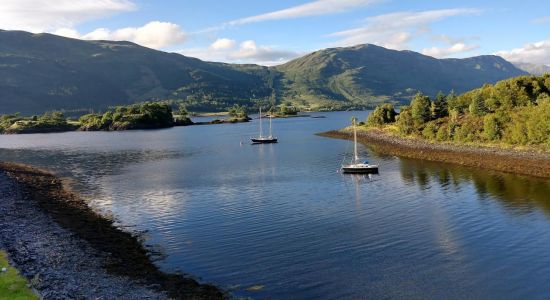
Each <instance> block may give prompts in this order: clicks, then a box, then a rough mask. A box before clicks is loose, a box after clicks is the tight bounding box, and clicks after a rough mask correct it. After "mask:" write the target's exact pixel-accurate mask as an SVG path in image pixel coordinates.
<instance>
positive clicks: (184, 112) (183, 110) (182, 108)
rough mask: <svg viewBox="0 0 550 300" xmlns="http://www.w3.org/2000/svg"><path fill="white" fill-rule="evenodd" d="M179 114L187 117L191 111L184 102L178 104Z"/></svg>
mask: <svg viewBox="0 0 550 300" xmlns="http://www.w3.org/2000/svg"><path fill="white" fill-rule="evenodd" d="M177 113H178V115H179V116H181V117H182V118H186V117H187V115H188V114H189V112H188V111H187V108H186V107H185V104H183V103H180V104H179V105H178V111H177Z"/></svg>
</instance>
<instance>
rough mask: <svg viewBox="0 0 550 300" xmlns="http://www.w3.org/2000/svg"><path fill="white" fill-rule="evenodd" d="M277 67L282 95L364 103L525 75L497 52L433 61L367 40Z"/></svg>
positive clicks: (429, 58) (304, 98)
mask: <svg viewBox="0 0 550 300" xmlns="http://www.w3.org/2000/svg"><path fill="white" fill-rule="evenodd" d="M276 69H277V70H278V71H279V72H281V73H282V74H283V79H282V81H283V82H284V84H283V86H284V87H285V89H284V91H283V98H299V99H302V100H303V102H312V101H313V102H315V101H318V100H317V99H318V98H321V99H324V100H328V101H334V100H336V101H347V102H352V103H363V104H364V103H365V102H367V101H368V103H373V102H374V103H375V102H381V101H388V100H390V99H393V100H398V101H404V100H406V102H408V100H409V99H410V97H411V96H412V94H414V93H416V92H417V91H422V92H423V93H425V94H428V95H435V94H436V93H437V92H439V91H443V92H449V91H451V90H454V91H455V92H457V93H461V92H464V91H467V90H470V89H472V88H475V87H479V86H481V85H483V84H485V83H494V82H496V81H498V80H501V79H506V78H509V77H515V76H519V75H525V74H526V73H525V72H524V71H522V70H519V69H518V68H516V67H515V66H514V65H512V64H511V63H509V62H508V61H506V60H504V59H503V58H501V57H499V56H491V55H484V56H477V57H472V58H465V59H436V58H433V57H430V56H426V55H422V54H420V53H416V52H412V51H397V50H390V49H386V48H383V47H379V46H375V45H369V44H367V45H359V46H355V47H348V48H331V49H324V50H320V51H316V52H313V53H311V54H308V55H306V56H304V57H301V58H298V59H295V60H293V61H290V62H288V63H286V64H283V65H281V66H277V67H276Z"/></svg>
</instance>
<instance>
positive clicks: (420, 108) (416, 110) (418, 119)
mask: <svg viewBox="0 0 550 300" xmlns="http://www.w3.org/2000/svg"><path fill="white" fill-rule="evenodd" d="M411 116H412V118H413V120H414V122H415V124H416V125H417V126H418V125H421V124H424V123H426V122H428V121H429V120H430V119H431V116H432V113H431V102H430V98H429V97H428V96H426V95H424V94H422V93H418V94H416V95H415V96H414V98H413V99H412V101H411Z"/></svg>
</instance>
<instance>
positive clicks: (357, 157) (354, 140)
mask: <svg viewBox="0 0 550 300" xmlns="http://www.w3.org/2000/svg"><path fill="white" fill-rule="evenodd" d="M353 158H354V159H355V161H354V163H357V161H358V160H359V156H358V155H357V130H356V129H355V117H353Z"/></svg>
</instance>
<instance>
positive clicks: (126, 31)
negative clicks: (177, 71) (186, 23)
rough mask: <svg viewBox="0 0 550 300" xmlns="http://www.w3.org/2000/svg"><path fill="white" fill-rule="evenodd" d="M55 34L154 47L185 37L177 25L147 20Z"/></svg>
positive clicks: (65, 30) (64, 29) (181, 39)
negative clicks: (139, 23)
mask: <svg viewBox="0 0 550 300" xmlns="http://www.w3.org/2000/svg"><path fill="white" fill-rule="evenodd" d="M55 34H59V35H63V36H66V37H71V38H80V39H84V40H115V41H130V42H134V43H136V44H139V45H142V46H145V47H149V48H154V49H162V48H165V47H168V46H172V45H177V44H181V43H182V42H184V41H185V39H186V37H187V35H186V34H185V32H184V31H183V30H182V29H181V28H180V27H179V25H177V24H173V23H168V22H159V21H153V22H149V23H147V24H145V25H144V26H142V27H126V28H121V29H117V30H114V31H110V30H109V29H107V28H98V29H96V30H94V31H92V32H89V33H87V34H84V35H81V34H79V33H78V32H76V31H75V30H73V29H68V28H62V29H58V30H57V31H55Z"/></svg>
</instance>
